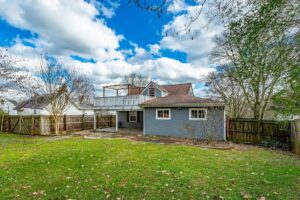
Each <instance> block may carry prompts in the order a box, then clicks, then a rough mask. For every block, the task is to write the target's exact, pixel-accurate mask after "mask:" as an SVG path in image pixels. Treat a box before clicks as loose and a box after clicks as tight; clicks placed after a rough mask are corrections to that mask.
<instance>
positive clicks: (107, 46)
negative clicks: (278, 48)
mask: <svg viewBox="0 0 300 200" xmlns="http://www.w3.org/2000/svg"><path fill="white" fill-rule="evenodd" d="M200 6H201V5H195V4H189V2H187V1H184V0H176V1H170V2H169V4H168V5H167V7H166V8H167V12H166V13H165V14H164V15H162V17H160V18H158V17H157V16H156V14H155V13H151V12H146V11H142V10H140V9H139V8H137V7H136V6H134V5H132V4H128V3H127V1H120V0H101V1H96V0H87V1H84V0H35V1H34V0H3V1H1V2H0V28H1V29H0V30H1V31H0V48H1V49H8V53H9V54H10V55H11V56H15V57H21V58H22V63H19V64H20V65H24V66H26V67H27V68H28V69H29V71H32V72H33V73H34V70H35V69H36V67H37V64H38V62H39V59H40V56H41V55H42V54H48V55H51V56H53V57H55V58H57V59H59V60H62V61H63V62H65V63H66V65H70V66H72V67H75V68H77V69H78V70H79V71H80V72H82V73H84V74H85V75H86V76H88V77H90V78H91V80H93V82H94V84H95V86H96V88H97V90H98V91H100V90H101V86H103V85H105V84H112V83H118V82H120V81H121V80H122V77H123V76H124V75H127V74H129V73H131V72H136V73H139V74H142V75H144V76H147V77H149V78H151V79H153V80H156V81H157V82H158V83H161V84H164V83H167V84H170V83H183V82H192V83H193V84H194V87H195V91H196V93H197V94H198V95H200V94H201V88H203V87H202V85H203V84H202V83H201V78H203V76H205V75H206V74H207V73H209V72H210V71H212V70H213V68H212V67H211V64H210V63H209V61H208V57H209V52H210V51H211V50H212V48H213V47H214V43H213V38H214V36H215V35H217V34H219V33H220V32H221V31H222V28H221V27H220V26H218V25H216V24H212V25H210V28H209V29H208V30H204V29H201V28H200V27H202V26H203V24H205V23H206V22H207V19H206V18H205V16H201V17H200V18H199V20H197V21H196V22H195V23H193V25H192V27H191V34H192V35H193V36H196V37H195V38H194V40H191V35H189V34H186V33H185V32H182V33H180V34H179V35H178V36H175V37H174V36H170V35H166V34H165V33H166V31H168V30H180V29H182V27H183V26H184V24H185V23H186V22H187V20H188V19H189V16H192V15H193V14H194V13H195V12H196V11H197V10H198V9H199V8H200Z"/></svg>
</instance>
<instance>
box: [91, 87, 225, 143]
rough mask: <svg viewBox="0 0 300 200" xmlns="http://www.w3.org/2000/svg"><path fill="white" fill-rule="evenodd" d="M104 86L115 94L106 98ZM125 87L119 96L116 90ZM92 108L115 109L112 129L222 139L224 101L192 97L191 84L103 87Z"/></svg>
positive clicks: (223, 137) (223, 133)
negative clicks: (122, 94) (124, 92)
mask: <svg viewBox="0 0 300 200" xmlns="http://www.w3.org/2000/svg"><path fill="white" fill-rule="evenodd" d="M107 89H114V90H116V96H113V97H106V96H105V91H106V90H107ZM124 89H126V90H127V94H126V95H125V96H119V90H124ZM95 106H96V109H97V110H98V111H99V112H101V111H104V110H114V111H115V112H116V127H115V128H116V131H119V130H121V129H132V130H140V131H141V132H142V133H143V134H144V135H160V136H173V137H189V138H198V139H214V140H225V139H226V138H225V124H226V123H225V109H224V108H225V106H224V103H222V102H219V101H215V100H211V99H204V98H198V97H196V96H194V93H193V88H192V84H191V83H184V84H175V85H158V84H156V83H154V82H150V83H149V84H148V85H147V86H146V87H134V86H132V85H129V84H121V85H112V86H106V87H104V88H103V97H98V98H96V99H95Z"/></svg>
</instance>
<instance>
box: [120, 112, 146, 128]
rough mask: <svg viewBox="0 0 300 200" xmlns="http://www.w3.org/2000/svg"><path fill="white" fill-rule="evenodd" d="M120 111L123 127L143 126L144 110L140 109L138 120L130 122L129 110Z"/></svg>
mask: <svg viewBox="0 0 300 200" xmlns="http://www.w3.org/2000/svg"><path fill="white" fill-rule="evenodd" d="M117 112H118V122H122V125H123V128H137V129H142V128H143V112H142V111H138V113H137V114H138V120H139V121H138V122H129V121H127V113H128V111H117Z"/></svg>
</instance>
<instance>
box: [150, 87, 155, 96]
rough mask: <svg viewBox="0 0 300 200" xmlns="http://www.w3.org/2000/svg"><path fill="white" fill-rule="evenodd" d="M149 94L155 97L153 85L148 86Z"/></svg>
mask: <svg viewBox="0 0 300 200" xmlns="http://www.w3.org/2000/svg"><path fill="white" fill-rule="evenodd" d="M149 96H150V97H155V88H154V87H149Z"/></svg>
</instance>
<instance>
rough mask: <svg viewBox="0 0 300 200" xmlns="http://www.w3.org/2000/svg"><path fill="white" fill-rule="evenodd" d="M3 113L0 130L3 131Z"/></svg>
mask: <svg viewBox="0 0 300 200" xmlns="http://www.w3.org/2000/svg"><path fill="white" fill-rule="evenodd" d="M3 123H4V115H2V116H1V131H0V132H3Z"/></svg>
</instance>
